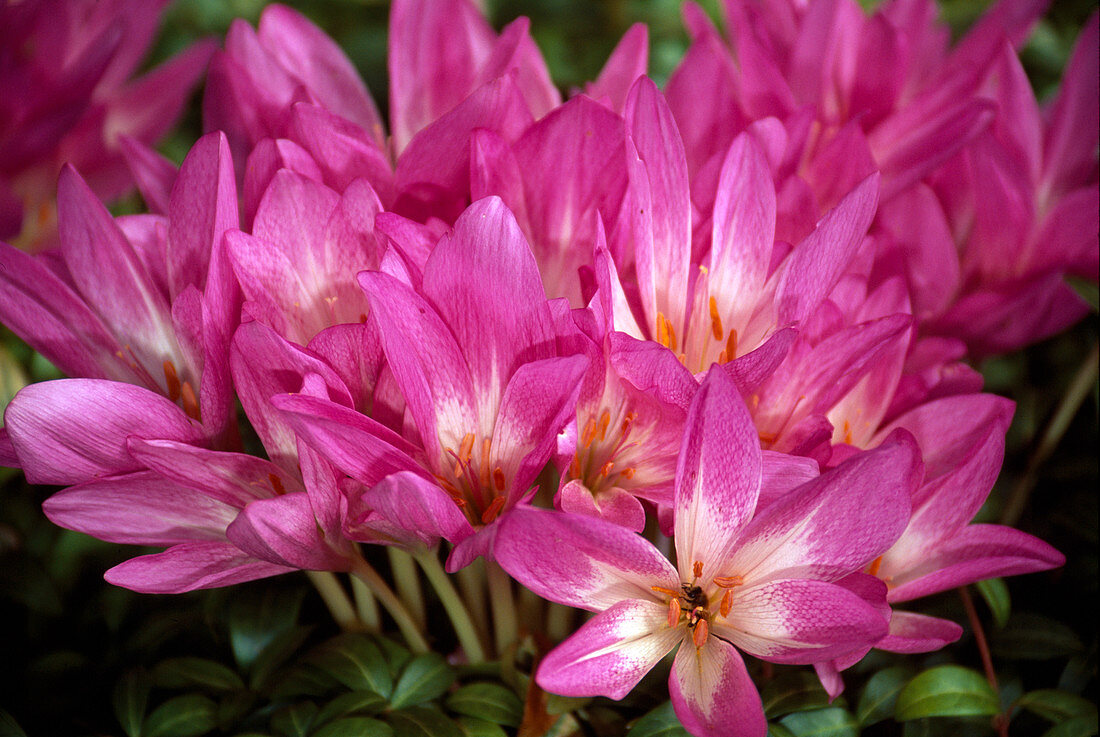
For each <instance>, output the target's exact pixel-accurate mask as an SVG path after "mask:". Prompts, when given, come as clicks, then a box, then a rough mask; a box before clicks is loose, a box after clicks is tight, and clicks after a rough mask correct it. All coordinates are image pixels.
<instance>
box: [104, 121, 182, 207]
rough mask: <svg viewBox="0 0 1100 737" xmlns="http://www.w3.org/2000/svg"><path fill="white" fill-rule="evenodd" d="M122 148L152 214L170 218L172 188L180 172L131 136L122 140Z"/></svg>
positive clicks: (120, 147)
mask: <svg viewBox="0 0 1100 737" xmlns="http://www.w3.org/2000/svg"><path fill="white" fill-rule="evenodd" d="M118 147H119V150H120V151H121V152H122V156H123V158H124V159H126V166H127V167H128V168H129V169H130V174H131V175H133V177H134V183H135V184H136V185H137V188H138V191H139V192H141V197H142V199H144V200H145V204H146V205H148V206H149V210H150V211H151V212H155V213H157V214H160V215H167V214H168V213H169V211H170V207H169V204H168V202H169V198H170V197H171V193H172V184H173V183H175V181H176V176H177V175H178V174H179V169H178V168H177V167H176V165H175V164H173V163H172V162H171V161H170V160H169V159H167V158H165V157H164V156H161V155H160V154H159V153H157V152H156V151H155V150H153V149H152V148H149V147H148V146H146V145H145V144H144V143H142V142H141V141H138V140H135V139H133V138H130V137H129V136H120V137H119V140H118Z"/></svg>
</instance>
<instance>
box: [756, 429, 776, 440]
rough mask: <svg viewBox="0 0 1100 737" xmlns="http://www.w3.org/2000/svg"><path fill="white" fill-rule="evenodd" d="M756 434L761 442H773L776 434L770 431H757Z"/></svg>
mask: <svg viewBox="0 0 1100 737" xmlns="http://www.w3.org/2000/svg"><path fill="white" fill-rule="evenodd" d="M757 436H758V437H759V438H760V442H761V443H774V442H775V438H776V435H774V434H772V433H770V432H761V433H757Z"/></svg>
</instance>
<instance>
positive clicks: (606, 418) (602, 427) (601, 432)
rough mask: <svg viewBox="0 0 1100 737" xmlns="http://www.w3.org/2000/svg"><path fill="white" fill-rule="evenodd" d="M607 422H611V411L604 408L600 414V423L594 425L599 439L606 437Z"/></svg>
mask: <svg viewBox="0 0 1100 737" xmlns="http://www.w3.org/2000/svg"><path fill="white" fill-rule="evenodd" d="M609 424H611V413H610V412H608V411H607V410H606V409H605V410H604V411H603V413H602V414H601V415H600V424H599V425H597V426H596V434H597V435H598V436H599V438H600V440H603V439H604V438H605V437H607V426H608V425H609Z"/></svg>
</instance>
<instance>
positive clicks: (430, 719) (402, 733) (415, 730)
mask: <svg viewBox="0 0 1100 737" xmlns="http://www.w3.org/2000/svg"><path fill="white" fill-rule="evenodd" d="M386 721H387V722H389V725H390V726H391V727H392V728H393V734H394V737H462V730H460V729H459V728H458V725H457V724H455V723H454V722H453V721H452V720H450V719H448V718H447V717H445V716H444V715H443V713H442V712H441V711H439V709H431V708H428V707H426V706H410V707H409V708H407V709H402V710H400V711H394V712H390V713H389V714H387V715H386Z"/></svg>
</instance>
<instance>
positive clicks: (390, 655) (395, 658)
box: [374, 637, 412, 678]
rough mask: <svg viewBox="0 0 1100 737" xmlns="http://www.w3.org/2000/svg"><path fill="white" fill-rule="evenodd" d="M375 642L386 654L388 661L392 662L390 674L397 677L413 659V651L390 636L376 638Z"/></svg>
mask: <svg viewBox="0 0 1100 737" xmlns="http://www.w3.org/2000/svg"><path fill="white" fill-rule="evenodd" d="M374 644H375V645H377V646H378V649H379V650H381V651H382V654H383V655H385V656H386V662H387V663H389V664H390V675H391V676H393V678H397V674H398V673H400V672H401V670H402V669H403V668H404V667H405V664H406V663H408V662H409V661H410V660H412V653H411V652H409V649H408V648H407V647H405V646H403V645H401V644H400V643H397V642H394V641H393V640H391V639H390V638H388V637H376V638H374Z"/></svg>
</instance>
